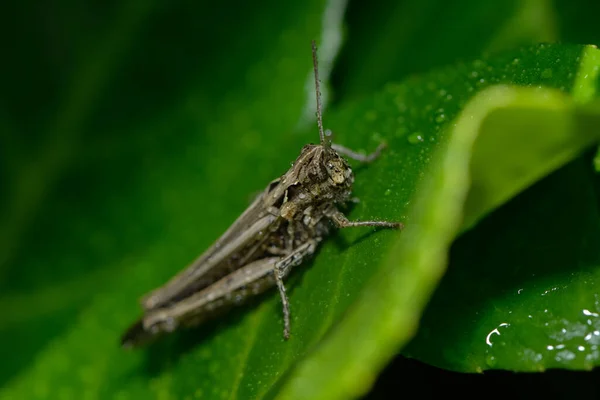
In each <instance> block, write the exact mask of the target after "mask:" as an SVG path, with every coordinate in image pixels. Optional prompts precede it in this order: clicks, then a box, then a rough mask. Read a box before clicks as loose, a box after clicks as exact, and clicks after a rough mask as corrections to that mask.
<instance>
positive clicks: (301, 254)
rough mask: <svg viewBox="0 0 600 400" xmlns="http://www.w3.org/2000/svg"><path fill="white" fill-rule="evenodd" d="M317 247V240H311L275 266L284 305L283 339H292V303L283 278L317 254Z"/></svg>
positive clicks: (276, 280)
mask: <svg viewBox="0 0 600 400" xmlns="http://www.w3.org/2000/svg"><path fill="white" fill-rule="evenodd" d="M316 247H317V240H309V241H307V242H306V243H304V244H302V245H301V246H299V247H298V248H297V249H296V250H294V251H293V252H292V253H291V254H289V255H288V256H287V257H285V258H283V259H281V260H280V261H279V262H277V263H276V264H275V268H274V271H273V273H274V275H275V283H276V284H277V289H279V296H280V297H281V303H282V305H283V338H284V339H285V340H288V339H289V338H290V331H291V329H290V302H289V300H288V297H287V293H286V290H285V285H284V284H283V278H285V277H286V276H288V274H289V273H290V271H291V270H292V267H294V266H297V265H300V264H302V261H303V260H304V258H305V257H306V256H309V255H311V254H313V253H314V252H315V249H316Z"/></svg>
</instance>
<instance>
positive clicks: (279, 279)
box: [275, 265, 290, 340]
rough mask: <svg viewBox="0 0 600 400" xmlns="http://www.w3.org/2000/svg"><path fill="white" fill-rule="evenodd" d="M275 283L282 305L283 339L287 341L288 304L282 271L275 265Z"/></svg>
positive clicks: (288, 329)
mask: <svg viewBox="0 0 600 400" xmlns="http://www.w3.org/2000/svg"><path fill="white" fill-rule="evenodd" d="M275 282H276V283H277V289H279V296H280V297H281V304H282V305H283V338H284V339H285V340H288V339H289V338H290V302H289V300H288V297H287V293H286V291H285V285H284V284H283V274H282V271H281V270H280V269H279V268H277V265H276V266H275Z"/></svg>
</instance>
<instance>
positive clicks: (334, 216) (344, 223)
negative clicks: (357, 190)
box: [329, 210, 404, 229]
mask: <svg viewBox="0 0 600 400" xmlns="http://www.w3.org/2000/svg"><path fill="white" fill-rule="evenodd" d="M329 218H331V220H332V221H333V223H334V224H335V225H336V226H337V227H338V228H350V227H355V226H374V227H379V228H392V229H402V228H404V225H403V224H402V223H400V222H390V221H350V220H348V218H346V216H345V215H344V214H343V213H342V212H341V211H339V210H335V211H334V212H333V213H331V214H330V215H329Z"/></svg>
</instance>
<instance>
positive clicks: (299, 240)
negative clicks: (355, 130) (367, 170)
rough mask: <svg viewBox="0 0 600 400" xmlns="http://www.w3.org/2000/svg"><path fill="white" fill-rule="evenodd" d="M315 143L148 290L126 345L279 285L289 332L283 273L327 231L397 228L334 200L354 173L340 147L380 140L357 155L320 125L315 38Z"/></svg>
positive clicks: (366, 158)
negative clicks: (352, 214) (187, 261)
mask: <svg viewBox="0 0 600 400" xmlns="http://www.w3.org/2000/svg"><path fill="white" fill-rule="evenodd" d="M312 55H313V66H314V75H315V87H316V97H317V126H318V129H319V136H320V139H321V140H320V143H319V144H316V145H315V144H307V145H306V146H304V147H303V148H302V151H301V153H300V156H299V157H298V158H297V159H296V161H295V162H294V164H293V165H292V167H291V168H290V169H289V170H288V171H287V172H286V173H285V174H284V175H282V176H281V177H280V178H277V179H275V180H274V181H272V182H271V183H269V185H268V186H267V188H266V189H265V190H264V191H263V192H262V193H261V194H260V195H259V196H258V197H257V198H256V199H255V200H254V202H253V203H252V204H251V205H250V206H249V207H248V208H247V209H246V211H244V212H243V213H242V215H241V216H240V217H239V218H238V219H237V220H236V221H235V222H234V223H233V224H232V225H231V227H229V229H227V231H226V232H225V233H224V234H223V235H222V236H221V237H220V238H219V239H218V240H217V241H216V242H215V243H214V244H213V245H212V246H211V247H210V248H209V249H208V250H206V251H205V252H204V253H203V254H201V255H200V256H199V257H198V258H197V259H196V260H195V261H194V262H192V264H191V265H189V266H188V267H187V268H186V269H184V270H183V271H181V272H180V273H178V274H177V275H175V276H174V277H173V278H172V279H171V280H169V281H168V282H167V283H166V284H165V285H163V286H161V287H159V288H157V289H155V290H153V291H151V292H150V293H148V294H147V295H145V296H144V297H143V298H142V300H141V304H142V307H143V309H144V315H143V317H142V318H141V319H140V320H139V321H138V322H136V323H135V324H134V325H133V326H132V327H131V328H129V330H127V332H125V334H124V335H123V338H122V345H123V346H124V347H133V346H138V345H141V344H144V343H146V342H147V341H149V340H150V339H153V338H154V337H156V336H159V335H161V334H164V333H168V332H172V331H174V330H175V329H177V328H179V327H181V326H185V327H187V326H193V325H197V324H199V323H201V322H203V321H204V320H206V319H208V318H210V317H212V316H214V315H215V314H217V313H219V312H222V311H223V310H225V309H227V308H229V307H231V306H233V305H236V304H240V303H243V302H244V301H245V300H246V299H247V298H249V297H250V296H255V295H257V294H259V293H262V292H264V291H265V290H267V289H269V288H271V287H273V286H277V289H279V295H280V297H281V302H282V304H283V322H284V328H283V336H284V338H285V339H288V338H289V336H290V306H289V300H288V297H287V295H286V290H285V286H284V284H283V280H284V278H285V277H287V275H288V274H289V273H290V271H291V270H292V268H293V267H295V266H298V265H299V264H301V263H302V262H303V261H304V260H305V259H306V258H307V257H309V256H311V255H312V254H313V253H314V252H315V249H316V248H317V246H318V245H319V243H320V242H321V241H322V240H323V238H324V237H325V236H327V234H328V233H329V231H330V222H333V225H335V226H337V227H338V228H347V227H354V226H373V227H381V228H402V224H401V223H398V222H387V221H349V220H348V219H347V218H346V216H345V215H344V214H343V213H342V212H341V211H340V210H338V208H337V205H338V204H344V203H347V202H348V201H350V200H351V198H350V196H351V192H352V184H353V182H354V175H353V173H352V169H351V168H350V166H349V165H348V163H347V162H346V161H345V160H344V159H343V158H342V157H340V154H343V155H345V156H347V157H349V158H352V159H354V160H357V161H360V162H366V163H368V162H371V161H373V160H375V159H376V158H377V157H378V156H379V154H380V152H381V150H382V149H383V148H384V147H385V146H384V145H383V144H382V145H380V146H379V147H378V148H377V149H376V150H375V151H374V152H373V153H371V154H368V155H362V154H359V153H356V152H354V151H352V150H350V149H347V148H345V147H342V146H339V145H335V144H331V143H330V141H329V140H328V138H327V135H326V134H325V132H324V131H323V120H322V106H321V92H320V86H319V71H318V65H317V49H316V45H315V42H314V41H313V42H312Z"/></svg>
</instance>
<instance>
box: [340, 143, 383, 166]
mask: <svg viewBox="0 0 600 400" xmlns="http://www.w3.org/2000/svg"><path fill="white" fill-rule="evenodd" d="M386 147H387V145H386V144H385V142H382V143H380V144H379V146H377V148H376V149H375V151H373V152H372V153H370V154H360V153H357V152H355V151H354V150H352V149H349V148H347V147H344V146H342V145H339V144H335V143H334V144H332V145H331V148H332V149H334V150H335V151H337V152H338V153H340V154H342V155H344V156H346V157H348V158H351V159H353V160H356V161H360V162H362V163H370V162H372V161H375V160H376V159H377V158H378V157H379V156H380V155H381V152H382V150H383V149H385V148H386Z"/></svg>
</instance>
